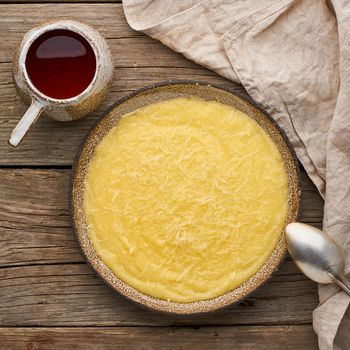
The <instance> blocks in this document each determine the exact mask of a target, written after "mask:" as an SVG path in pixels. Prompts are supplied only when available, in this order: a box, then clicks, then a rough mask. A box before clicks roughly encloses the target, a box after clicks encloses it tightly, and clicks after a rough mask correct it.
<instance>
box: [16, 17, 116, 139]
mask: <svg viewBox="0 0 350 350" xmlns="http://www.w3.org/2000/svg"><path fill="white" fill-rule="evenodd" d="M62 29H63V30H69V31H70V32H73V33H77V34H78V35H80V37H82V38H83V39H85V40H86V41H87V43H88V44H89V45H90V46H91V48H92V50H93V53H94V55H95V61H96V68H95V74H94V76H93V78H92V80H91V82H90V83H89V85H88V86H87V87H86V88H85V90H83V91H82V92H80V93H79V94H77V95H76V96H73V97H69V98H53V97H50V96H47V95H45V94H44V93H43V92H42V91H40V90H39V89H38V87H37V86H35V85H34V83H33V82H32V80H31V79H30V78H29V75H28V70H27V66H26V58H27V54H28V50H29V49H30V47H31V45H32V44H33V42H34V41H35V40H36V39H38V38H39V37H41V36H42V35H43V34H45V33H47V32H49V31H53V30H62ZM46 35H47V34H46ZM112 76H113V63H112V57H111V52H110V49H109V46H108V44H107V42H106V41H105V39H104V38H103V37H102V36H101V35H100V34H99V33H98V32H97V31H96V30H95V29H93V28H92V27H90V26H89V25H87V24H85V23H82V22H78V21H73V20H58V21H52V22H48V23H44V24H42V25H39V26H38V27H35V28H33V29H31V30H30V31H29V32H27V33H26V34H25V35H24V37H23V40H22V42H21V44H20V46H19V47H18V49H17V51H16V53H15V56H14V59H13V79H14V83H15V86H16V89H17V91H18V94H19V95H20V96H21V98H22V99H23V101H24V102H26V103H27V104H28V105H29V106H30V107H29V108H28V110H27V111H26V113H25V114H24V116H23V117H22V119H21V120H20V121H19V123H18V124H17V126H16V127H15V128H14V130H13V131H12V133H11V136H10V139H9V143H10V145H12V146H17V145H18V144H19V142H20V141H21V140H22V138H23V137H24V136H25V135H26V133H27V132H28V130H29V128H30V127H31V126H32V125H33V124H34V123H35V121H36V120H37V119H38V117H39V116H40V115H41V114H42V112H44V114H46V115H47V116H49V117H50V118H52V119H54V120H58V121H70V120H75V119H79V118H82V117H84V116H86V115H87V114H89V113H91V112H92V111H93V110H95V109H96V108H97V107H98V106H99V105H100V104H101V102H102V100H103V99H104V97H105V96H106V95H107V93H108V91H109V88H110V86H111V81H112Z"/></svg>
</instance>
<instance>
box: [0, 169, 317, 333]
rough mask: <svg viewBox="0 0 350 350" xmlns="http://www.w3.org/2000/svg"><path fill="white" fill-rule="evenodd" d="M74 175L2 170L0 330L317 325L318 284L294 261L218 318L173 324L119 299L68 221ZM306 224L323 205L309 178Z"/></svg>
mask: <svg viewBox="0 0 350 350" xmlns="http://www.w3.org/2000/svg"><path fill="white" fill-rule="evenodd" d="M70 172H71V171H70V170H68V169H67V170H53V169H0V193H1V196H0V226H1V230H2V233H1V238H0V266H1V268H0V310H1V312H0V325H2V326H23V325H26V326H37V325H46V326H47V325H50V326H74V325H86V326H88V325H99V326H115V325H118V326H119V325H123V324H128V325H162V326H169V325H208V324H211V325H218V324H220V325H237V324H246V325H248V324H291V323H294V324H295V323H305V322H311V313H312V310H313V309H314V308H315V307H316V305H317V294H316V285H315V284H314V283H313V282H311V281H310V280H308V279H307V278H306V277H305V276H303V275H302V274H301V273H300V272H299V271H298V270H297V268H296V267H295V265H294V264H293V262H292V261H291V260H290V259H287V260H286V262H285V263H284V264H282V266H281V268H280V269H279V270H278V271H277V272H276V274H275V275H274V276H273V278H272V279H271V281H270V282H269V283H267V284H266V285H265V286H263V287H262V288H260V289H259V290H257V291H256V293H255V294H254V295H252V296H251V297H249V298H248V299H247V300H246V301H245V302H244V303H242V304H240V305H238V306H236V307H230V308H227V309H225V310H223V311H220V312H218V313H216V314H208V315H200V316H196V317H185V318H181V317H174V316H171V315H163V314H157V313H153V312H150V311H148V310H143V309H140V308H139V307H138V306H136V305H134V304H133V303H131V302H129V301H127V300H125V299H124V298H123V297H121V296H118V295H116V294H115V293H114V292H113V291H112V290H111V289H109V288H108V287H106V286H105V285H104V284H103V283H102V282H101V280H100V279H99V278H98V277H96V276H95V275H94V274H93V272H92V271H91V270H90V268H89V267H88V266H87V265H86V264H85V263H84V259H83V257H82V255H81V253H80V251H79V248H78V245H77V242H76V240H75V237H74V236H73V234H72V230H71V226H70V221H69V215H68V189H69V177H70ZM302 179H303V181H302V183H303V190H302V193H303V197H304V210H303V218H302V219H303V221H304V222H310V223H316V224H317V223H319V221H318V220H319V218H321V217H322V206H323V201H322V199H321V198H320V196H319V195H318V193H317V192H316V190H315V188H314V187H313V185H312V184H311V182H310V180H309V179H308V177H307V176H306V174H305V172H302Z"/></svg>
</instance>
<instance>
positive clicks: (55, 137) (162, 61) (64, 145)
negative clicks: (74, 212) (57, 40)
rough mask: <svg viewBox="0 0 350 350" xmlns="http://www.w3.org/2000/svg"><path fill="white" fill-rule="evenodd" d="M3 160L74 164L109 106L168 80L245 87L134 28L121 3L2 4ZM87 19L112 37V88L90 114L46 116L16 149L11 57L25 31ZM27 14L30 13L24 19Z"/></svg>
mask: <svg viewBox="0 0 350 350" xmlns="http://www.w3.org/2000/svg"><path fill="white" fill-rule="evenodd" d="M0 13H1V31H0V48H1V49H0V62H2V63H0V76H1V79H0V153H1V155H2V157H1V159H0V165H19V164H20V165H49V164H50V165H71V164H72V161H73V159H74V156H75V154H76V151H77V149H78V147H79V145H80V144H81V142H82V140H83V138H84V137H85V135H86V134H87V132H88V130H89V129H90V128H91V126H92V125H93V124H94V123H95V121H96V120H97V119H98V118H99V117H100V116H101V115H102V114H103V112H104V111H106V110H107V108H108V107H109V106H110V105H111V104H113V102H115V101H116V100H117V99H118V98H120V97H122V96H124V95H125V94H126V93H127V92H130V91H132V90H135V89H137V88H140V87H142V86H145V85H147V84H152V83H155V82H158V81H161V80H169V79H194V80H200V81H208V82H210V83H216V84H219V85H224V86H229V87H232V88H233V89H237V90H239V91H243V89H242V87H240V86H239V85H237V84H236V85H235V84H233V83H232V82H229V81H227V80H225V79H223V78H220V77H218V76H217V75H216V74H215V73H213V72H211V71H209V70H206V69H204V68H202V67H200V66H198V65H195V64H194V63H192V62H190V61H189V60H187V59H185V58H184V57H182V55H180V54H177V53H174V52H172V51H171V50H170V49H168V48H166V47H165V46H163V45H162V44H160V43H159V42H157V41H155V40H152V39H150V38H148V37H146V36H144V35H142V34H140V33H137V32H135V31H133V30H132V29H130V28H129V26H128V24H127V23H126V20H125V18H124V15H123V11H122V7H121V4H28V5H27V4H26V5H25V4H23V5H11V6H8V5H0ZM52 13H55V17H57V18H60V17H67V16H68V17H72V18H76V19H83V20H84V21H86V22H87V23H90V24H92V25H94V27H96V28H97V29H98V30H100V31H101V32H102V34H103V35H105V37H106V38H107V40H108V42H109V44H110V46H111V48H112V52H113V57H114V61H115V63H114V64H115V79H114V82H113V86H112V92H111V94H110V95H109V96H108V98H107V100H106V101H105V103H104V104H103V105H102V106H101V107H100V108H99V109H98V110H97V111H96V112H95V113H93V114H92V115H90V116H88V117H87V118H85V119H83V120H80V121H77V122H72V123H59V122H54V121H51V120H48V119H46V118H41V120H39V122H38V123H37V124H36V125H35V127H34V128H33V129H32V130H31V132H30V134H29V135H28V137H27V138H26V139H25V140H24V141H23V143H22V144H21V145H20V146H19V147H18V148H17V149H14V148H12V147H11V146H9V145H8V144H7V139H8V137H9V134H10V132H11V130H12V129H13V128H14V126H15V125H16V123H17V122H18V120H19V118H20V117H21V116H22V115H23V114H24V112H25V110H26V106H25V105H24V103H23V102H22V101H21V100H20V98H19V97H18V96H17V94H16V91H15V88H14V85H13V82H12V76H11V60H12V55H13V52H14V50H15V47H16V46H17V45H18V44H19V42H20V40H21V36H22V35H23V34H24V33H25V32H26V31H27V30H28V29H29V28H31V27H32V26H34V25H35V24H36V23H39V22H41V21H44V20H45V19H49V18H51V17H52ZM23 18H26V20H25V21H23Z"/></svg>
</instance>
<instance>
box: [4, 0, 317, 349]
mask: <svg viewBox="0 0 350 350" xmlns="http://www.w3.org/2000/svg"><path fill="white" fill-rule="evenodd" d="M5 2H7V3H5ZM5 2H4V1H2V2H1V4H0V78H1V79H0V155H1V157H0V167H1V168H0V227H1V231H0V327H1V328H0V349H6V350H7V349H28V350H30V349H59V348H61V349H116V348H118V349H124V348H137V349H158V348H161V349H163V348H166V349H168V348H169V349H182V348H189V349H209V348H211V349H227V348H232V349H269V350H271V349H276V350H277V349H278V350H280V349H298V350H302V349H307V350H310V349H317V338H316V336H315V334H314V332H313V330H312V324H311V321H312V319H311V316H312V310H313V309H314V308H315V307H316V306H317V290H316V285H315V284H314V283H313V282H311V281H309V280H308V279H307V278H306V277H304V276H303V275H302V274H301V273H300V272H299V271H298V270H297V268H296V267H295V265H294V264H293V262H292V261H291V259H290V258H287V260H286V262H285V263H284V264H283V265H282V267H281V268H280V269H279V271H278V272H276V273H275V274H274V276H273V278H272V279H271V280H270V282H269V283H268V284H266V285H265V286H263V287H262V288H260V289H259V290H258V291H256V292H255V293H254V295H252V296H250V297H249V298H248V299H246V300H245V301H244V302H243V303H242V304H240V305H238V306H234V307H230V308H227V309H225V310H223V311H220V312H216V313H212V314H207V315H199V316H193V317H176V316H172V315H165V314H158V313H154V312H151V311H148V310H144V309H142V308H140V307H138V306H137V305H134V304H133V303H131V302H129V301H127V300H126V299H124V298H123V297H121V296H119V295H116V294H115V293H114V292H113V291H112V290H111V289H109V288H108V287H106V286H105V285H104V284H103V283H102V282H101V280H100V279H99V278H98V277H96V276H95V275H94V273H93V272H92V271H91V269H90V268H89V267H88V266H87V265H86V263H85V261H84V259H83V257H82V255H81V253H80V251H79V248H78V245H77V241H76V239H75V237H74V236H73V234H72V230H71V224H70V219H69V212H68V188H69V177H70V174H71V166H72V162H73V159H74V156H75V154H76V151H77V149H78V147H79V145H80V144H81V142H82V140H83V138H84V136H85V135H86V134H87V132H88V130H89V129H90V127H91V126H92V125H93V123H94V122H95V121H96V120H97V119H98V118H99V117H100V116H102V115H103V113H104V111H106V109H107V108H108V107H109V106H110V105H111V104H112V103H113V102H114V101H116V99H118V98H120V97H121V96H124V95H125V94H127V93H128V92H130V91H133V90H134V89H136V88H140V87H142V86H144V85H147V84H151V83H154V82H157V81H161V80H166V79H196V80H201V81H207V82H210V83H216V84H219V85H222V86H229V87H233V88H235V89H237V90H239V91H242V90H243V89H242V87H240V86H238V85H234V84H233V83H232V82H230V81H227V80H225V79H223V78H220V77H219V76H217V75H216V74H215V73H213V72H211V71H209V70H206V69H204V68H202V67H200V66H198V65H196V64H194V63H192V62H190V61H188V60H187V59H185V58H184V57H182V56H181V55H180V54H177V53H174V52H172V51H171V50H169V49H168V48H166V47H165V46H163V45H162V44H160V43H159V42H157V41H155V40H152V39H150V38H148V37H146V36H144V35H142V34H140V33H137V32H135V31H133V30H131V29H130V28H129V26H128V24H127V22H126V20H125V18H124V15H123V10H122V5H121V4H120V3H116V2H110V3H108V2H103V3H102V2H101V3H96V0H95V2H94V3H92V2H88V1H86V3H73V2H72V3H60V2H57V3H54V1H50V3H44V1H40V0H39V1H38V0H36V1H35V3H29V2H28V1H25V0H21V2H16V3H15V2H13V1H11V0H5ZM62 17H72V18H75V19H81V20H84V21H86V22H87V23H90V24H91V25H93V26H94V27H95V28H96V29H98V30H99V31H100V32H101V33H102V34H103V35H104V36H105V37H106V39H107V41H108V43H109V44H110V46H111V48H112V52H113V57H114V66H115V78H114V82H113V87H112V92H111V93H110V95H109V96H108V98H107V100H106V101H105V103H104V104H103V106H101V107H100V108H99V109H98V110H97V111H96V112H95V113H93V114H92V115H90V116H88V117H87V118H85V119H83V120H80V121H77V122H70V123H59V122H54V121H51V120H48V119H45V118H42V119H40V120H39V121H38V123H37V124H36V125H35V127H34V128H33V129H32V131H31V132H30V134H29V136H28V137H27V138H26V139H25V140H24V142H23V143H22V144H21V145H20V146H19V147H18V148H17V149H14V148H11V147H10V146H9V145H8V144H7V139H8V136H9V134H10V131H11V130H12V129H13V127H14V126H15V124H16V123H17V122H18V120H19V118H20V117H21V116H22V115H23V113H24V112H25V110H26V106H25V105H24V103H23V102H22V101H21V100H20V98H19V97H18V96H17V94H16V91H15V88H14V84H13V82H12V77H11V60H12V55H13V53H14V50H15V47H16V45H18V44H19V42H20V40H21V37H22V35H23V34H24V33H25V32H26V31H27V30H28V29H30V28H31V27H32V26H34V25H35V24H37V23H39V22H41V21H44V20H47V19H51V18H62ZM302 194H303V206H304V207H303V214H302V221H304V222H307V223H311V224H313V225H316V226H320V225H321V221H322V216H323V209H322V208H323V201H322V199H321V198H320V196H319V194H318V193H317V191H316V189H315V187H314V185H313V184H312V183H311V181H310V180H309V179H308V177H307V176H306V174H305V172H304V171H302Z"/></svg>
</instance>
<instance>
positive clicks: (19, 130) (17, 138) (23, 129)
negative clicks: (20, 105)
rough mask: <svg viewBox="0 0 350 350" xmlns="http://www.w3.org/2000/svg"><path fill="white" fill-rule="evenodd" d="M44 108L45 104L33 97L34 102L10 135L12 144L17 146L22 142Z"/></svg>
mask: <svg viewBox="0 0 350 350" xmlns="http://www.w3.org/2000/svg"><path fill="white" fill-rule="evenodd" d="M43 109H44V106H43V104H42V103H41V102H39V101H37V100H36V99H32V104H31V105H30V107H29V108H28V109H27V111H26V112H25V114H24V116H23V117H22V119H21V120H20V121H19V122H18V124H17V125H16V127H15V128H14V129H13V131H12V133H11V135H10V138H9V141H8V142H9V144H10V145H11V146H13V147H16V146H17V145H18V144H19V143H20V142H21V140H22V139H23V137H24V136H25V135H26V133H27V132H28V130H29V129H30V127H31V126H32V125H33V124H34V123H35V122H36V121H37V119H38V118H39V116H40V114H41V113H42V111H43Z"/></svg>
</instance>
